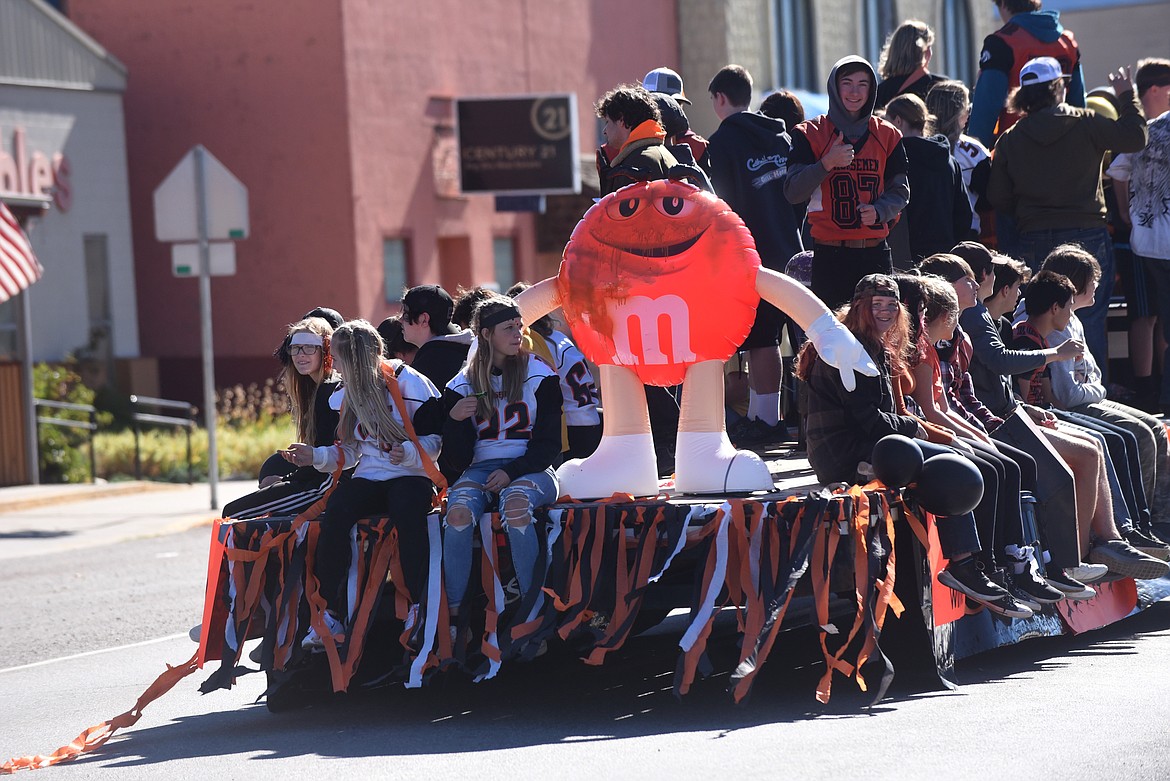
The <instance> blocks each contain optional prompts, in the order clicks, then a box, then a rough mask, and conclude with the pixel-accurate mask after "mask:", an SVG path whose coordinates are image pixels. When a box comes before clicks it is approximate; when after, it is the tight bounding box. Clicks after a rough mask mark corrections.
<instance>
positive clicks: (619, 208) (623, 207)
mask: <svg viewBox="0 0 1170 781" xmlns="http://www.w3.org/2000/svg"><path fill="white" fill-rule="evenodd" d="M641 208H642V199H641V198H621V199H619V200H616V201H612V202H611V203H610V204H609V206H607V207H606V209H605V211H606V213H607V214H609V216H610V218H611V219H614V220H628V219H630V218H631V217H633V216H634V215H635V214H637V213H638V210H639V209H641Z"/></svg>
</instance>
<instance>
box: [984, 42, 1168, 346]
mask: <svg viewBox="0 0 1170 781" xmlns="http://www.w3.org/2000/svg"><path fill="white" fill-rule="evenodd" d="M1109 81H1110V83H1111V84H1112V86H1113V89H1114V91H1115V92H1116V94H1117V101H1118V103H1119V104H1120V105H1121V110H1120V111H1119V112H1118V118H1117V119H1116V120H1112V119H1109V118H1108V117H1105V116H1102V115H1100V114H1096V113H1094V112H1093V111H1090V110H1089V109H1083V108H1074V107H1073V106H1070V105H1068V104H1067V103H1065V98H1066V97H1067V94H1068V89H1067V84H1068V82H1069V77H1068V76H1067V75H1066V74H1065V73H1064V72H1063V71H1062V70H1061V64H1060V63H1059V62H1058V61H1056V60H1055V59H1053V58H1051V57H1037V58H1036V59H1033V60H1029V61H1028V63H1027V64H1026V65H1024V67H1023V68H1022V69H1021V70H1020V83H1021V86H1020V88H1019V89H1017V90H1016V91H1015V92H1014V93H1013V94H1012V98H1011V103H1012V107H1013V108H1015V109H1016V110H1017V111H1019V112H1020V113H1021V114H1023V115H1024V116H1023V118H1022V119H1020V121H1019V122H1017V123H1016V124H1014V125H1012V127H1011V128H1009V129H1008V131H1007V132H1006V133H1004V134H1003V135H1002V136H1000V139H999V141H998V142H997V143H996V145H995V156H994V157H993V158H992V161H991V178H990V180H989V181H988V184H987V198H988V200H989V201H991V204H992V206H994V207H995V209H996V211H997V212H1003V213H1004V214H1006V215H1008V216H1009V217H1011V218H1012V219H1013V220H1014V221H1015V222H1016V225H1017V228H1018V230H1019V247H1020V255H1021V260H1023V261H1024V262H1026V263H1027V264H1028V266H1029V268H1031V269H1032V271H1033V272H1035V271H1036V270H1037V269H1038V268H1039V266H1040V263H1041V262H1042V261H1043V260H1044V259H1045V258H1046V257H1047V256H1048V254H1049V252H1051V251H1052V250H1053V248H1055V247H1057V246H1059V245H1061V244H1065V243H1068V242H1073V243H1076V244H1080V245H1081V246H1083V247H1084V248H1085V249H1086V250H1088V251H1089V252H1090V253H1092V254H1093V256H1094V257H1095V258H1096V259H1097V263H1098V264H1099V265H1100V267H1101V271H1102V276H1101V289H1100V290H1099V291H1098V293H1097V301H1096V303H1095V304H1094V305H1093V306H1091V307H1089V308H1087V309H1085V310H1084V313H1083V314H1082V315H1081V321H1082V322H1083V323H1084V326H1085V344H1086V345H1087V346H1088V348H1089V350H1090V352H1092V353H1093V357H1094V358H1096V359H1097V363H1098V364H1099V365H1100V366H1102V367H1105V368H1107V367H1108V361H1109V354H1108V340H1107V336H1106V330H1105V318H1106V315H1107V314H1108V312H1109V299H1110V297H1111V296H1112V295H1113V275H1114V263H1113V245H1112V242H1111V241H1110V238H1109V232H1108V230H1106V227H1105V197H1104V194H1103V192H1102V189H1101V163H1102V160H1103V159H1104V157H1105V153H1106V152H1107V151H1110V150H1113V151H1116V152H1137V151H1138V150H1140V149H1142V147H1144V146H1145V145H1146V120H1145V117H1143V116H1142V110H1141V106H1140V105H1138V102H1137V96H1136V95H1134V91H1133V85H1132V83H1131V81H1130V77H1129V70H1128V68H1123V69H1120V70H1118V71H1117V72H1116V73H1111V74H1109Z"/></svg>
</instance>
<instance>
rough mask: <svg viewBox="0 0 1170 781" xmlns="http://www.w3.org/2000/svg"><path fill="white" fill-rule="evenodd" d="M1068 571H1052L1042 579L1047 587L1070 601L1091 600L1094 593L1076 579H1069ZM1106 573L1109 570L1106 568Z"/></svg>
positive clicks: (1095, 594)
mask: <svg viewBox="0 0 1170 781" xmlns="http://www.w3.org/2000/svg"><path fill="white" fill-rule="evenodd" d="M1090 566H1097V565H1090ZM1070 571H1071V570H1067V569H1066V570H1064V571H1063V572H1062V571H1060V570H1053V571H1052V572H1050V573H1048V574H1047V575H1045V577H1044V579H1045V581H1046V582H1047V583H1048V585H1050V586H1052V587H1053V588H1055V589H1058V590H1059V591H1060V592H1061V593H1062V594H1064V596H1065V598H1066V599H1071V600H1073V601H1074V602H1083V601H1084V600H1086V599H1092V598H1093V597H1095V596H1097V592H1096V591H1094V590H1093V589H1091V588H1089V587H1088V586H1086V585H1085V584H1084V583H1082V582H1080V581H1079V580H1077V579H1076V578H1071V577H1069V575H1068V573H1069V572H1070ZM1108 571H1109V568H1108V567H1106V568H1105V572H1108ZM1100 577H1104V575H1100V576H1099V578H1100Z"/></svg>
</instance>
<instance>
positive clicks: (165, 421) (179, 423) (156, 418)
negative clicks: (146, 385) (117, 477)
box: [130, 396, 195, 484]
mask: <svg viewBox="0 0 1170 781" xmlns="http://www.w3.org/2000/svg"><path fill="white" fill-rule="evenodd" d="M130 406H131V407H133V408H134V413H133V414H132V415H131V420H133V421H134V479H135V480H141V479H142V451H141V450H140V447H139V432H140V430H141V425H140V424H143V423H148V424H152V425H157V426H171V427H172V428H184V429H186V430H187V483H188V484H190V483H194V482H195V477H194V463H193V461H192V459H191V431H192V430H193V429H194V428H195V407H194V405H191V404H188V403H187V402H185V401H171V400H170V399H155V398H152V397H150V396H131V397H130ZM140 406H141V407H149V408H152V409H156V410H166V409H175V410H182V411H183V412H185V413H186V417H183V418H180V417H177V416H174V415H156V414H154V413H149V412H139V411H138V407H140Z"/></svg>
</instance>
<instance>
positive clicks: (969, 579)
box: [938, 556, 1011, 604]
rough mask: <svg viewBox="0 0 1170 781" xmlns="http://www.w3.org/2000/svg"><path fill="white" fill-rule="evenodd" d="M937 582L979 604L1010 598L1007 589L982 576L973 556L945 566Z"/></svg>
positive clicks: (981, 571)
mask: <svg viewBox="0 0 1170 781" xmlns="http://www.w3.org/2000/svg"><path fill="white" fill-rule="evenodd" d="M938 582H939V583H942V584H943V585H944V586H946V587H947V588H950V589H954V590H955V591H958V592H959V593H960V594H966V595H967V596H969V597H971V599H974V600H975V601H976V602H979V603H981V604H986V603H987V602H989V601H993V600H996V599H1002V598H1004V597H1010V596H1011V595H1010V594H1008V592H1007V589H1005V588H1004V587H1003V586H1000V585H998V584H997V583H994V582H992V581H991V580H989V579H988V577H987V576H986V575H984V574H983V570H982V569H980V568H979V563H978V562H977V561H975V557H974V556H968V557H967V558H965V559H963V560H962V561H952V562H951V563H949V564H947V568H946V569H944V570H943V571H942V572H940V573H938Z"/></svg>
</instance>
